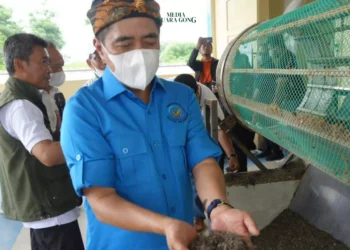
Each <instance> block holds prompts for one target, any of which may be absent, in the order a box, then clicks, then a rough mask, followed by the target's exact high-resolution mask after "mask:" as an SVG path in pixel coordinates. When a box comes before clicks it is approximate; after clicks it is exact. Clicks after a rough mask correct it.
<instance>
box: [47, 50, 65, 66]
mask: <svg viewBox="0 0 350 250" xmlns="http://www.w3.org/2000/svg"><path fill="white" fill-rule="evenodd" d="M48 52H49V56H50V61H51V62H53V63H63V56H62V55H61V53H60V52H59V51H58V50H57V49H54V48H50V49H49V50H48Z"/></svg>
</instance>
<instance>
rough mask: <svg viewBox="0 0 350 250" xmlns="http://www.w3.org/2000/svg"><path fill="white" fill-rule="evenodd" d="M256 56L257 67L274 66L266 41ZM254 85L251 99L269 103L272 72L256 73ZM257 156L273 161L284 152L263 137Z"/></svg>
mask: <svg viewBox="0 0 350 250" xmlns="http://www.w3.org/2000/svg"><path fill="white" fill-rule="evenodd" d="M257 56H258V57H257V59H258V60H257V61H258V68H261V69H273V68H275V65H274V63H273V61H272V58H271V56H270V55H269V49H268V46H267V44H266V43H264V44H262V45H260V46H259V48H258V55H257ZM254 86H255V87H254V95H253V100H254V101H257V102H261V103H264V104H267V105H271V104H272V103H273V99H274V96H275V91H276V88H277V81H276V76H275V75H273V74H271V75H270V74H265V75H263V76H259V75H258V76H257V77H256V79H255V81H254ZM257 157H258V158H266V160H267V161H274V160H280V159H282V158H283V157H284V154H283V152H282V150H281V148H280V146H279V145H278V144H276V143H274V142H272V141H270V140H269V139H267V138H264V149H263V151H262V152H261V153H260V154H258V155H257Z"/></svg>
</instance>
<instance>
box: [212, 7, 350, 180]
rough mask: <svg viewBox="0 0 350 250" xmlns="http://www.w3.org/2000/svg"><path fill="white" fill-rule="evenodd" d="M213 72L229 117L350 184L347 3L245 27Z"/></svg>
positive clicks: (349, 27) (303, 10) (305, 9)
mask: <svg viewBox="0 0 350 250" xmlns="http://www.w3.org/2000/svg"><path fill="white" fill-rule="evenodd" d="M217 74H218V75H217V79H218V88H219V93H220V97H221V99H222V101H223V103H224V106H225V108H226V109H227V111H228V112H230V113H231V114H234V115H235V116H236V117H237V118H238V119H239V120H240V121H241V122H242V123H244V124H245V125H247V126H248V127H249V128H250V129H252V130H254V131H256V132H257V133H259V134H261V135H263V136H264V137H266V138H268V139H270V140H272V141H274V142H276V143H277V144H279V145H281V146H282V147H284V148H286V149H288V150H289V151H291V152H292V153H294V154H296V155H297V156H299V157H301V158H303V159H305V160H307V161H310V162H311V163H312V164H314V165H315V166H317V167H319V168H320V169H322V170H324V171H325V172H327V173H328V174H330V175H332V176H333V177H335V178H336V179H338V180H340V181H342V182H344V183H347V184H350V78H349V77H350V0H318V1H316V2H314V3H312V4H309V5H306V6H304V7H303V8H300V9H297V10H296V11H294V12H290V13H288V14H286V15H283V16H281V17H278V18H275V19H273V20H269V21H267V22H264V23H260V24H256V25H254V26H252V27H250V28H248V29H247V30H245V31H244V32H243V33H242V34H241V35H240V36H238V37H237V38H236V39H235V40H234V41H232V42H231V43H230V44H229V45H228V47H227V48H226V50H225V52H224V54H223V56H222V58H221V60H220V62H219V66H218V71H217Z"/></svg>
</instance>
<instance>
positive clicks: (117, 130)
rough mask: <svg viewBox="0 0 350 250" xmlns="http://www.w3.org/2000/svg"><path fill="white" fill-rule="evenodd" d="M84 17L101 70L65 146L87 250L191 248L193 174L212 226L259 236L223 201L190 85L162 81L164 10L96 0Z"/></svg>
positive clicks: (213, 152) (212, 147)
mask: <svg viewBox="0 0 350 250" xmlns="http://www.w3.org/2000/svg"><path fill="white" fill-rule="evenodd" d="M88 17H89V19H90V21H91V24H92V26H93V29H94V33H95V35H96V40H95V47H96V49H97V51H98V53H99V54H100V56H101V58H102V60H103V61H105V62H106V64H107V66H108V67H107V68H106V70H105V72H104V74H103V76H102V77H101V78H100V79H98V80H97V81H96V82H95V83H94V84H92V85H90V86H89V87H84V88H81V89H80V90H79V91H78V92H77V94H75V95H74V96H73V97H72V98H70V99H69V101H68V103H67V105H66V107H65V111H64V117H63V124H62V130H61V143H62V148H63V152H64V154H65V158H66V159H67V162H68V167H69V168H70V174H71V179H72V182H73V185H74V188H75V190H76V192H77V194H78V195H79V196H85V197H86V201H87V202H85V211H86V214H87V220H88V223H87V224H88V229H87V231H88V232H89V233H88V235H87V237H88V238H87V246H86V249H87V250H92V249H93V250H112V249H128V250H144V249H152V250H168V249H176V250H177V249H184V250H185V249H188V247H189V245H190V243H191V242H192V241H193V240H194V239H195V238H196V237H197V232H196V230H195V229H194V227H193V216H194V215H193V203H192V186H191V175H193V177H194V179H195V186H196V189H197V191H198V195H199V197H200V198H201V200H202V202H203V205H204V207H205V210H206V211H207V215H208V217H209V219H210V220H211V229H212V230H218V231H226V232H232V233H237V234H239V235H243V236H245V237H247V240H248V239H249V238H250V236H251V235H258V234H259V231H258V229H257V228H256V225H255V223H254V221H253V219H252V218H251V216H250V215H248V214H247V213H246V212H243V211H240V210H238V209H234V208H233V207H232V206H231V205H230V204H228V198H227V193H226V190H225V183H224V175H223V173H222V171H221V169H220V168H219V166H218V163H217V160H218V159H219V158H220V156H221V154H222V152H221V149H220V147H218V145H217V144H216V143H215V142H214V141H213V140H212V139H211V138H210V136H209V135H208V133H207V131H206V129H205V127H204V124H203V120H202V116H201V111H200V108H199V103H198V100H197V98H196V96H195V95H194V93H193V91H192V90H191V89H190V88H188V87H187V86H184V85H181V84H178V83H175V82H172V81H166V80H163V79H159V78H158V77H156V76H155V74H156V72H157V69H158V67H159V49H160V41H159V40H160V39H159V35H160V26H161V23H162V21H161V17H160V8H159V5H158V3H157V2H155V1H153V0H135V1H134V0H104V1H102V0H95V1H93V3H92V6H91V9H90V11H89V12H88Z"/></svg>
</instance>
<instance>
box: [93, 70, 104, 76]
mask: <svg viewBox="0 0 350 250" xmlns="http://www.w3.org/2000/svg"><path fill="white" fill-rule="evenodd" d="M104 72H105V71H104V70H100V69H95V70H94V73H95V75H96V76H97V77H102V76H103V73H104Z"/></svg>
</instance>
